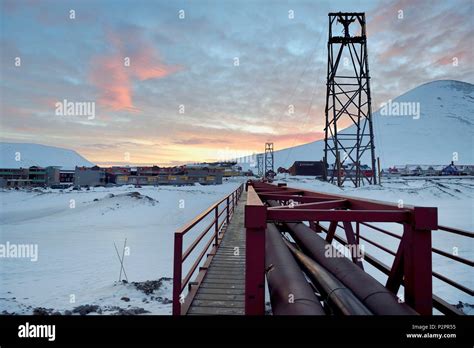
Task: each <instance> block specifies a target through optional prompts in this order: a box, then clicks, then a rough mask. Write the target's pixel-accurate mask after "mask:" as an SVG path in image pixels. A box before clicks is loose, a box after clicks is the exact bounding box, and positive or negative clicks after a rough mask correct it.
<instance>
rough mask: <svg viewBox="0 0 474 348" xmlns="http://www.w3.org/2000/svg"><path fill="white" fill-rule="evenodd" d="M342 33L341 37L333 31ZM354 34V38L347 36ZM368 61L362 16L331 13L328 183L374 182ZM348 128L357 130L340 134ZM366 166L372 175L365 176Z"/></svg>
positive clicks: (327, 148) (328, 75)
mask: <svg viewBox="0 0 474 348" xmlns="http://www.w3.org/2000/svg"><path fill="white" fill-rule="evenodd" d="M339 28H340V29H342V33H343V35H342V36H337V35H333V29H334V30H337V29H339ZM351 31H352V34H351ZM371 109H372V107H371V97H370V77H369V63H368V58H367V37H366V30H365V14H364V13H343V12H339V13H329V39H328V67H327V92H326V127H325V129H324V131H325V139H324V142H325V146H324V162H325V164H326V166H327V165H329V168H328V177H327V180H328V181H329V182H332V183H337V185H338V186H342V185H343V184H344V181H345V180H346V179H350V180H351V181H352V182H353V183H354V185H355V186H356V187H358V186H360V185H363V184H364V183H369V184H376V183H377V178H376V167H375V146H374V131H373V126H372V110H371ZM350 126H355V127H352V129H354V130H355V133H354V132H352V131H346V130H343V131H340V130H341V129H342V128H348V127H350ZM363 164H367V165H368V166H369V167H370V169H371V170H372V175H373V176H370V175H364V173H363V172H362V171H361V165H363Z"/></svg>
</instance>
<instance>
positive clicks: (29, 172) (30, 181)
mask: <svg viewBox="0 0 474 348" xmlns="http://www.w3.org/2000/svg"><path fill="white" fill-rule="evenodd" d="M0 178H1V179H2V182H1V185H2V186H1V187H24V186H51V185H54V184H56V183H59V168H58V167H46V168H42V167H38V166H32V167H30V168H3V169H0Z"/></svg>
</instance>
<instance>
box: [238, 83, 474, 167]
mask: <svg viewBox="0 0 474 348" xmlns="http://www.w3.org/2000/svg"><path fill="white" fill-rule="evenodd" d="M407 102H409V103H419V104H414V105H415V106H417V107H419V111H420V113H419V117H418V116H416V115H411V116H393V115H392V116H391V115H384V113H385V112H384V111H382V110H383V109H379V110H378V111H377V112H374V113H373V122H374V132H375V135H374V136H375V152H376V156H378V157H380V160H381V164H382V167H384V168H385V167H388V166H392V165H395V164H449V163H450V162H451V161H452V160H453V153H457V156H458V161H457V163H460V164H474V147H473V145H474V144H473V138H474V85H472V84H470V83H466V82H461V81H453V80H439V81H433V82H429V83H426V84H423V85H421V86H418V87H416V88H414V89H412V90H410V91H408V92H406V93H405V94H402V95H401V96H399V97H397V98H395V99H394V100H392V101H391V103H392V105H395V104H394V103H407ZM387 103H388V101H387ZM379 107H380V106H379V105H374V106H373V108H374V109H378V108H379ZM385 110H386V109H385ZM392 111H394V109H393V108H392ZM392 114H393V113H392ZM351 128H352V127H351ZM351 128H347V129H346V130H345V131H346V132H350V133H354V129H351ZM274 146H275V148H278V143H275V144H274ZM323 150H324V139H323V140H318V141H314V142H312V143H308V144H304V145H300V146H295V147H292V148H288V149H283V150H280V151H275V153H274V155H275V169H277V168H278V167H285V168H288V167H290V166H291V165H292V164H293V162H294V161H296V160H306V161H309V160H312V161H314V160H321V159H322V158H323ZM244 166H245V165H244Z"/></svg>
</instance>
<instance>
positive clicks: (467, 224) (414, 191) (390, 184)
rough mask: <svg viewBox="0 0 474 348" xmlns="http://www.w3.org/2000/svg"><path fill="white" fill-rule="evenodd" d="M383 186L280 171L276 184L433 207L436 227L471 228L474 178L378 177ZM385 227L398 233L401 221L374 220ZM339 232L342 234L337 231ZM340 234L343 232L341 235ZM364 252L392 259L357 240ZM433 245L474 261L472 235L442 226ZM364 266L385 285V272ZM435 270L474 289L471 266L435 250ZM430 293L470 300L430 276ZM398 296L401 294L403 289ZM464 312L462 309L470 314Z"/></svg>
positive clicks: (377, 236)
mask: <svg viewBox="0 0 474 348" xmlns="http://www.w3.org/2000/svg"><path fill="white" fill-rule="evenodd" d="M382 180H383V183H382V186H379V185H372V186H370V185H367V186H364V187H360V188H354V187H344V188H338V187H337V186H335V185H332V184H329V183H327V182H322V181H319V180H314V178H311V177H295V176H293V177H292V176H288V175H283V176H282V175H280V176H279V180H278V181H277V182H286V183H287V185H288V186H291V187H297V188H303V189H308V190H313V191H320V192H326V193H334V194H343V195H348V196H354V197H361V198H368V199H374V200H381V201H387V202H392V203H395V204H398V203H399V201H400V200H401V201H402V202H403V204H408V205H416V206H426V207H437V208H438V223H439V225H444V226H449V227H454V228H459V229H463V230H467V231H473V230H474V219H473V217H474V179H461V178H454V179H453V178H446V179H436V178H424V179H423V178H421V179H420V178H391V179H389V178H382ZM326 225H327V224H326ZM373 225H376V226H380V227H382V228H384V229H387V230H389V231H392V232H395V233H397V234H398V235H401V232H402V229H401V225H399V224H376V223H374V224H373ZM360 231H361V232H360V233H361V235H362V236H365V237H367V238H369V239H371V240H373V241H376V242H378V243H380V244H382V245H383V246H386V247H388V248H389V249H391V250H392V251H395V252H396V250H397V247H398V240H396V239H395V238H393V237H390V236H387V235H384V234H382V233H380V232H376V231H373V230H371V229H369V228H366V227H364V226H361V229H360ZM338 234H340V235H341V233H340V232H339V233H338ZM342 236H343V235H342ZM361 243H363V246H364V251H365V252H367V253H369V254H371V255H373V256H375V257H376V258H378V259H379V260H381V261H383V262H384V263H385V264H387V265H391V264H392V262H393V256H391V255H390V254H387V253H386V252H384V251H381V250H379V249H378V248H376V247H374V246H372V245H371V244H369V243H367V242H364V241H361ZM432 244H433V246H434V247H436V248H438V249H440V250H443V251H445V252H448V253H451V254H453V253H457V254H458V255H459V256H460V257H463V258H466V259H469V260H472V259H474V244H473V242H472V239H471V238H467V237H462V236H458V235H454V234H452V233H448V232H444V231H441V230H437V231H433V232H432ZM365 264H366V270H367V271H368V272H369V273H370V274H371V275H372V276H374V277H375V278H376V279H378V280H379V281H381V282H382V283H385V281H386V279H387V278H386V276H385V275H383V274H382V273H381V272H379V271H378V270H376V269H375V268H374V267H372V266H370V265H368V264H367V263H365ZM433 270H434V271H435V272H438V273H440V274H442V275H445V276H447V277H448V278H450V279H452V280H454V281H456V282H458V283H461V284H463V285H465V286H467V287H468V288H470V289H472V288H473V281H472V280H473V279H474V272H473V270H472V268H471V267H469V266H467V265H464V264H460V263H458V262H455V261H453V260H451V259H448V258H446V257H444V256H441V255H438V254H433ZM433 292H434V293H435V294H436V295H438V296H440V297H441V298H443V299H446V300H448V301H449V302H450V303H452V304H458V302H459V301H461V302H463V303H469V304H471V305H472V304H474V301H473V300H472V298H471V296H469V295H467V294H465V293H463V292H461V291H459V290H457V289H455V288H453V287H452V286H450V285H447V284H446V283H444V282H442V281H440V280H438V279H436V278H435V279H434V282H433ZM399 296H400V297H402V296H403V294H402V291H400V293H399ZM471 310H472V308H471V309H470V310H466V312H470V311H471Z"/></svg>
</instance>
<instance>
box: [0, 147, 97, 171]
mask: <svg viewBox="0 0 474 348" xmlns="http://www.w3.org/2000/svg"><path fill="white" fill-rule="evenodd" d="M93 165H94V164H93V163H92V162H89V161H88V160H86V159H85V158H84V157H82V156H81V155H79V154H78V153H77V152H76V151H74V150H69V149H64V148H60V147H53V146H46V145H40V144H32V143H0V168H29V167H31V166H39V167H48V166H60V167H61V168H62V169H74V168H75V166H87V167H90V166H93Z"/></svg>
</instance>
